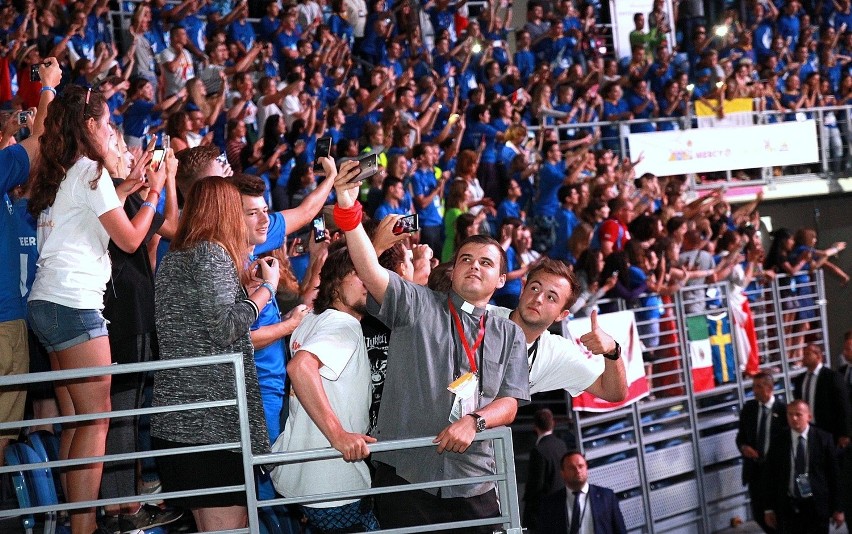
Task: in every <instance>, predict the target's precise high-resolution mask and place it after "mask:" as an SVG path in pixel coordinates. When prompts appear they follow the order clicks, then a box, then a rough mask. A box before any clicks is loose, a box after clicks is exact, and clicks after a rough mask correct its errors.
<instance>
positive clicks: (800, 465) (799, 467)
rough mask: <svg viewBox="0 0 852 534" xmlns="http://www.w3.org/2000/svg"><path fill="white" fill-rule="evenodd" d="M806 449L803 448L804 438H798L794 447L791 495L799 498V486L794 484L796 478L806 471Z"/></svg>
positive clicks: (800, 495)
mask: <svg viewBox="0 0 852 534" xmlns="http://www.w3.org/2000/svg"><path fill="white" fill-rule="evenodd" d="M807 454H808V452H807V449H806V448H805V437H804V436H799V444H798V445H796V464H795V468H796V472H795V473H794V474H793V493H794V495H795V496H796V497H799V498H801V497H802V494H801V492H800V491H799V485H798V484H796V480H795V479H796V478H797V477H798V476H799V475H804V474H805V472H806V471H807V467H806V466H807V458H808V457H807Z"/></svg>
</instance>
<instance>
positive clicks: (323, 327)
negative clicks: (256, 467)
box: [272, 248, 378, 532]
mask: <svg viewBox="0 0 852 534" xmlns="http://www.w3.org/2000/svg"><path fill="white" fill-rule="evenodd" d="M366 308H367V290H366V289H365V288H364V284H363V283H362V282H361V279H360V278H358V275H357V274H356V272H355V267H354V266H353V265H352V261H351V260H350V259H349V254H348V252H347V251H346V249H345V248H342V249H338V250H335V251H334V252H332V253H330V254H329V256H328V259H327V260H326V262H325V264H324V265H323V267H322V271H321V272H320V285H319V292H318V293H317V298H316V300H315V301H314V311H313V313H311V314H310V315H308V316H307V317H305V319H304V320H303V321H302V323H301V324H300V325H299V327H298V328H296V331H295V332H293V337H292V338H291V340H290V349H291V351H292V352H293V354H294V355H293V359H292V360H290V363H288V364H287V373H288V374H289V375H290V381H291V383H292V385H293V392H294V393H295V396H290V416H289V419H288V420H287V425H286V427H285V428H284V431H283V432H282V434H281V436H280V437H279V438H278V440H277V441H276V442H275V445H274V446H273V450H274V451H276V452H283V451H297V450H308V449H320V448H325V447H329V446H331V447H334V448H335V449H337V450H338V451H340V452H342V453H343V458H342V459H340V458H337V459H333V460H321V461H314V462H304V463H290V464H283V465H279V466H278V467H276V468H275V469H274V470H273V472H272V480H273V483H274V484H275V488H276V489H277V490H278V491H279V492H280V493H281V494H282V495H284V496H285V497H303V496H307V495H320V494H323V493H333V492H338V491H347V490H360V489H366V488H369V487H370V472H369V469H368V468H367V464H366V463H364V462H363V461H362V460H363V459H364V458H366V457H367V456H368V455H369V454H370V451H369V449H368V448H367V443H374V442H375V441H376V440H375V439H374V438H371V437H370V436H367V435H366V434H365V433H366V432H367V427H368V426H369V409H370V401H371V392H372V383H371V381H370V362H369V360H368V359H367V349H366V346H365V345H364V338H363V334H362V333H361V325H360V321H361V319H362V318H363V317H364V315H365V314H366V312H367V310H366ZM367 502H368V501H363V502H362V499H354V500H351V499H350V500H343V501H334V502H319V503H312V504H310V505H306V506H303V507H302V509H303V510H304V512H305V515H306V516H307V517H308V522H309V524H310V525H311V527H314V528H316V529H319V530H320V531H323V532H325V531H330V530H331V529H349V528H359V529H360V528H363V529H366V530H377V529H378V524H377V522H376V518H375V516H373V512H372V510H370V507H369V506H368V505H367V504H366V503H367ZM347 532H348V530H347Z"/></svg>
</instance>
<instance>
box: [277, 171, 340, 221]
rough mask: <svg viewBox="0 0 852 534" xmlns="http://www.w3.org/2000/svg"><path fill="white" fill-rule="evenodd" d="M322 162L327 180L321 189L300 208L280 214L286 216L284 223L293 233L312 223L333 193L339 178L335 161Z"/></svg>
mask: <svg viewBox="0 0 852 534" xmlns="http://www.w3.org/2000/svg"><path fill="white" fill-rule="evenodd" d="M320 161H321V162H322V167H323V169H324V170H325V180H323V181H322V183H321V184H319V187H317V188H316V189H314V190H313V191H311V194H309V195H308V196H306V197H305V199H304V200H303V201H302V203H301V204H299V207H297V208H293V209H290V210H283V211H281V212H280V213H281V215H282V216H284V221H285V222H286V223H287V229H288V230H289V231H291V232H295V231H296V230H298V229H300V228H302V227H303V226H305V225H306V224H308V223H309V222H311V219H313V218H314V217H315V216H316V214H317V213H318V212H319V210H321V209H322V207H323V205H324V204H325V201H326V199H327V198H328V195H329V194H330V193H331V188H332V187H334V179H335V177H336V176H337V170H336V169H335V168H334V160H332V159H331V158H320Z"/></svg>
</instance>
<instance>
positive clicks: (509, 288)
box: [494, 247, 523, 297]
mask: <svg viewBox="0 0 852 534" xmlns="http://www.w3.org/2000/svg"><path fill="white" fill-rule="evenodd" d="M506 263H507V265H508V270H509V272H512V271H516V270H518V269H520V268H521V264H520V262H519V261H518V253H517V252H515V249H514V248H513V247H509V249H508V250H506ZM522 287H523V284H522V283H521V279H520V278H515V279H514V280H506V283H505V284H503V287H498V288H497V290H496V291H494V296H495V297H497V296H502V295H515V296H520V295H521V288H522Z"/></svg>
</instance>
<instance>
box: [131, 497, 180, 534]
mask: <svg viewBox="0 0 852 534" xmlns="http://www.w3.org/2000/svg"><path fill="white" fill-rule="evenodd" d="M181 517H183V511H182V510H174V509H169V510H164V509H162V508H160V507H159V506H151V505H150V504H145V505H142V508H140V509H139V511H138V512H136V513H135V514H122V515H120V516H119V517H118V526H119V529H118V530H117V531H116V532H120V533H121V534H136V533H137V532H143V531H145V530H147V529H149V528H154V527H161V526H163V525H168V524H169V523H174V522H175V521H177V520H178V519H180V518H181Z"/></svg>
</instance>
